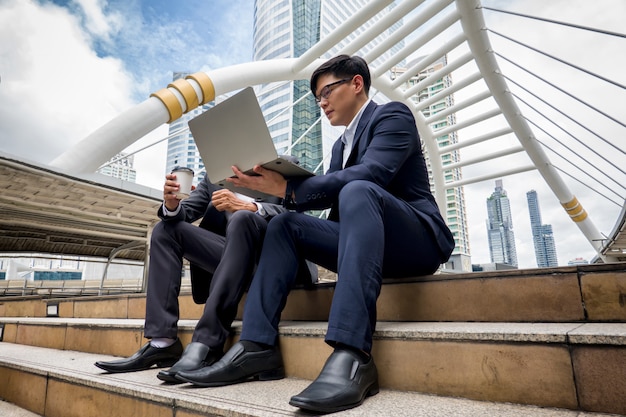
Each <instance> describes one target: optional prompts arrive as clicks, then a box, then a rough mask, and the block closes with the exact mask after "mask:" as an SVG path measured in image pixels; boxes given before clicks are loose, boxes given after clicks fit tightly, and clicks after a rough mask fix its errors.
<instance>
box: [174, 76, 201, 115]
mask: <svg viewBox="0 0 626 417" xmlns="http://www.w3.org/2000/svg"><path fill="white" fill-rule="evenodd" d="M168 87H173V88H175V89H176V90H178V92H179V93H180V94H181V95H182V96H183V99H184V100H185V104H186V105H187V110H185V113H187V112H188V111H189V110H193V109H195V108H196V107H198V94H196V90H194V89H193V86H192V85H191V84H189V81H187V80H183V79H182V78H179V79H178V80H175V81H174V82H173V83H171V84H169V85H168Z"/></svg>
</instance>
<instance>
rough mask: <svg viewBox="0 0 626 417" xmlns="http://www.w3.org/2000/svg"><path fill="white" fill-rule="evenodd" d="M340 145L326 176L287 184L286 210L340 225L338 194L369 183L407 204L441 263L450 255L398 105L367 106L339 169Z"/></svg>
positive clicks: (407, 120) (413, 135)
mask: <svg viewBox="0 0 626 417" xmlns="http://www.w3.org/2000/svg"><path fill="white" fill-rule="evenodd" d="M342 160H343V143H342V142H341V140H340V139H338V140H337V141H336V142H335V144H334V145H333V149H332V157H331V161H330V168H329V169H328V171H327V173H326V174H325V175H319V176H314V177H309V178H306V179H292V180H289V183H288V190H289V191H291V190H293V192H294V195H295V198H294V199H293V201H287V202H286V205H287V208H290V209H295V210H297V211H304V210H312V209H325V208H329V207H330V208H331V211H330V214H329V220H333V221H340V220H341V219H339V211H338V210H337V203H338V197H339V192H340V191H341V189H342V188H343V186H344V185H346V184H347V183H348V182H350V181H355V180H365V181H371V182H373V183H375V184H377V185H379V186H380V187H382V188H383V189H385V190H387V191H388V192H389V193H391V194H392V195H394V196H395V197H397V198H398V199H400V200H402V201H404V202H406V203H407V204H408V205H409V206H410V207H411V208H412V210H413V212H414V213H415V217H416V219H419V220H420V221H421V222H422V223H423V224H424V225H425V227H427V228H428V229H429V230H430V231H431V232H432V234H433V236H434V237H435V238H436V240H437V243H438V245H439V251H440V254H441V262H442V263H443V262H446V261H447V260H448V258H449V256H450V254H451V253H452V250H453V249H454V238H453V236H452V233H451V232H450V229H449V228H448V226H447V225H446V224H445V221H444V220H443V218H442V216H441V213H440V212H439V208H438V206H437V203H436V202H435V199H434V197H433V195H432V193H431V191H430V183H429V181H428V171H427V168H426V162H425V161H424V156H423V154H422V148H421V143H420V139H419V135H418V133H417V127H416V126H415V119H414V117H413V114H412V113H411V111H410V110H409V108H408V107H407V106H406V105H404V104H403V103H399V102H391V103H387V104H384V105H378V104H376V103H375V102H373V101H372V102H370V103H369V104H368V105H367V107H366V108H365V109H364V111H363V114H362V116H361V119H360V121H359V124H358V126H357V129H356V132H355V137H354V141H353V146H352V151H351V153H350V156H349V157H348V160H347V162H346V165H345V168H342Z"/></svg>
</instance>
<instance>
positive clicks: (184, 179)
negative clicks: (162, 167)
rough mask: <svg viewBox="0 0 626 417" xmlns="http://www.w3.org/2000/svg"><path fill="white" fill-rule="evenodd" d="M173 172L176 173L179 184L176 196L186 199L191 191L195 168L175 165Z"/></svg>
mask: <svg viewBox="0 0 626 417" xmlns="http://www.w3.org/2000/svg"><path fill="white" fill-rule="evenodd" d="M172 174H174V175H176V182H177V183H178V184H179V187H178V192H177V193H176V197H177V198H178V199H179V200H184V199H185V198H187V197H189V194H190V193H191V183H192V182H193V169H191V168H187V167H175V168H174V169H173V170H172Z"/></svg>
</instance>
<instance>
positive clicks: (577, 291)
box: [0, 263, 626, 323]
mask: <svg viewBox="0 0 626 417" xmlns="http://www.w3.org/2000/svg"><path fill="white" fill-rule="evenodd" d="M333 293H334V284H332V283H328V282H326V283H322V284H319V285H317V286H316V287H315V289H312V290H305V289H295V290H293V291H292V292H291V294H290V295H289V298H288V301H287V306H286V307H285V310H284V311H283V314H282V319H283V320H313V321H325V320H327V319H328V312H329V310H330V304H331V301H332V296H333ZM202 308H203V306H202V305H197V304H194V302H193V301H192V299H191V295H190V294H189V293H188V292H184V293H182V294H181V296H180V317H181V319H197V318H198V317H200V315H201V314H202ZM50 310H53V312H54V313H55V314H58V315H59V316H60V317H76V318H80V317H85V318H124V319H126V318H128V319H136V318H143V317H144V314H145V295H143V294H125V295H115V296H103V297H98V296H81V297H69V298H45V297H41V296H27V297H0V316H3V317H26V316H28V317H46V315H48V314H49V312H50ZM242 310H243V302H242V304H241V305H240V311H239V318H240V317H241V312H242ZM378 320H379V321H451V322H455V321H471V322H554V323H558V322H578V321H587V322H604V321H610V322H615V321H618V322H626V263H616V264H595V265H580V266H572V267H559V268H547V269H524V270H507V271H491V272H481V273H469V274H438V275H431V276H425V277H417V278H408V279H401V280H385V284H384V285H383V287H382V290H381V294H380V297H379V299H378Z"/></svg>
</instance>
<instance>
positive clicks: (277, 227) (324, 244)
mask: <svg viewBox="0 0 626 417" xmlns="http://www.w3.org/2000/svg"><path fill="white" fill-rule="evenodd" d="M370 83H371V79H370V73H369V69H368V67H367V64H366V62H365V61H364V60H363V59H362V58H359V57H356V56H353V57H350V56H346V55H342V56H338V57H335V58H333V59H331V60H329V61H327V62H326V63H324V64H323V65H321V66H320V67H319V68H318V69H317V70H315V72H314V73H313V75H312V77H311V91H312V92H313V94H314V95H315V97H316V99H317V101H318V103H319V105H320V107H321V108H322V110H323V111H324V113H325V114H326V116H327V117H328V119H329V121H330V123H331V124H332V125H334V126H346V130H345V133H344V134H343V135H342V136H341V137H340V139H339V140H337V142H336V143H335V144H334V147H333V151H332V158H331V163H330V168H329V170H328V172H327V173H326V174H325V175H321V176H314V177H309V178H305V179H300V178H298V179H289V180H286V179H285V178H283V177H282V176H281V175H280V174H278V173H276V172H274V171H268V170H265V169H263V168H261V167H255V171H256V173H257V174H259V176H247V175H245V174H243V173H242V172H241V171H239V169H237V168H236V167H234V168H233V171H234V172H235V175H236V177H237V178H234V179H233V180H232V182H233V184H234V185H237V186H242V187H247V188H252V189H256V190H259V191H263V192H266V193H268V194H271V195H276V196H284V204H285V206H286V207H287V208H289V209H293V210H295V211H296V212H288V213H283V214H280V215H278V216H276V217H275V218H274V219H272V221H271V222H270V224H269V226H268V230H267V233H266V236H265V243H264V248H263V251H262V253H261V259H260V261H259V266H258V268H257V271H256V273H255V276H254V279H253V281H252V285H251V287H250V289H249V292H248V297H247V300H246V305H245V308H244V317H243V330H242V333H241V337H240V341H239V342H238V343H236V344H235V345H234V346H233V347H232V348H231V349H230V350H229V351H228V352H227V353H226V354H225V355H224V357H223V358H222V359H221V360H219V361H218V362H216V363H215V364H213V365H212V366H210V367H206V368H203V369H200V370H197V371H193V372H180V373H179V374H178V377H179V378H180V379H182V380H183V381H187V382H191V383H193V384H196V385H200V386H219V385H225V384H233V383H237V382H241V381H244V380H247V379H250V378H258V379H261V380H264V379H278V378H282V377H283V376H284V368H283V361H282V357H281V354H280V351H279V350H278V349H277V348H276V346H277V338H278V323H279V320H280V314H281V311H282V309H283V308H284V306H285V303H286V299H287V295H288V293H289V291H290V289H291V288H292V286H293V283H294V279H295V277H296V271H297V270H298V264H299V259H300V258H301V257H304V258H306V259H308V260H310V261H312V262H314V263H316V264H318V265H321V266H323V267H325V268H328V269H330V270H333V271H337V283H336V287H335V293H334V296H333V302H332V306H331V310H330V316H329V320H328V331H327V333H326V342H327V343H328V344H329V345H330V346H332V347H333V348H334V352H333V353H332V355H331V356H330V357H329V359H328V360H327V362H326V364H325V365H324V367H323V369H322V371H321V373H320V375H319V376H318V377H317V379H316V380H315V381H313V383H312V384H311V385H310V386H309V387H307V388H306V389H305V390H304V391H303V392H301V393H300V394H298V395H296V396H294V397H292V398H291V401H290V404H291V405H293V406H296V407H299V408H302V409H305V410H309V411H313V412H323V413H327V412H335V411H340V410H345V409H348V408H351V407H356V406H358V405H360V404H361V403H362V402H363V401H364V399H365V397H367V396H369V395H373V394H376V393H377V392H378V374H377V370H376V366H375V364H374V360H373V358H372V357H371V354H370V352H371V349H372V334H373V332H374V330H375V327H376V299H377V298H378V295H379V293H380V288H381V283H382V278H383V277H409V276H415V275H424V274H431V273H433V272H435V271H436V270H437V268H438V267H439V266H440V264H442V263H445V262H446V261H447V260H448V258H449V256H450V254H451V252H452V249H453V248H454V239H453V236H452V234H451V232H450V230H449V229H448V227H447V226H446V224H445V222H444V220H443V218H442V216H441V214H440V212H439V209H438V207H437V204H436V202H435V199H434V197H433V195H432V194H431V192H430V185H429V182H428V173H427V170H426V164H425V161H424V157H423V155H422V151H421V145H420V140H419V136H418V133H417V128H416V126H415V119H414V117H413V114H412V113H411V111H410V110H409V108H408V107H407V106H406V105H404V104H402V103H398V102H391V103H388V104H385V105H378V104H376V103H374V102H373V101H371V100H370V99H369V98H368V92H369V87H370ZM324 208H330V209H331V210H330V214H329V216H328V219H327V220H326V219H320V218H316V217H313V216H308V215H305V214H302V213H300V212H302V211H304V210H310V209H324Z"/></svg>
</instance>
